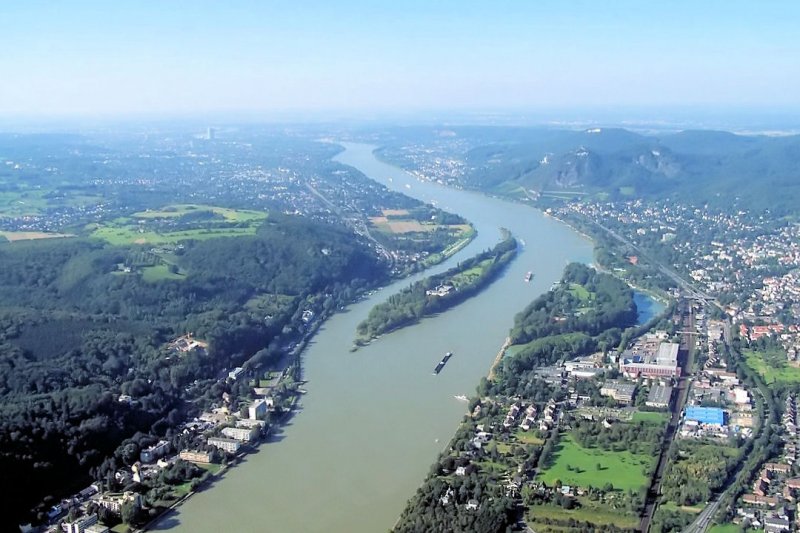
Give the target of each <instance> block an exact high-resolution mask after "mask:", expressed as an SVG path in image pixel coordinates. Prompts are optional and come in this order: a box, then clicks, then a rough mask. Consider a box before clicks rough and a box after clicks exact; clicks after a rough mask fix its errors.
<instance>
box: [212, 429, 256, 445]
mask: <svg viewBox="0 0 800 533" xmlns="http://www.w3.org/2000/svg"><path fill="white" fill-rule="evenodd" d="M221 433H222V434H223V435H224V436H226V437H228V438H230V439H234V440H238V441H240V442H250V441H251V440H253V439H254V438H255V437H256V435H258V428H222V431H221Z"/></svg>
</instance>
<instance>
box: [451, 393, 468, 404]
mask: <svg viewBox="0 0 800 533" xmlns="http://www.w3.org/2000/svg"><path fill="white" fill-rule="evenodd" d="M453 398H455V399H456V400H459V401H462V402H468V401H469V398H467V396H466V395H465V394H459V395H458V396H453Z"/></svg>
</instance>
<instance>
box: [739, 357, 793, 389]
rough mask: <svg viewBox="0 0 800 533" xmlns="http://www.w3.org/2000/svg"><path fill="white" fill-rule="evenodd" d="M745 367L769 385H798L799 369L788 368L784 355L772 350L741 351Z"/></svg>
mask: <svg viewBox="0 0 800 533" xmlns="http://www.w3.org/2000/svg"><path fill="white" fill-rule="evenodd" d="M742 352H743V353H744V358H745V361H746V362H747V366H749V367H750V368H752V369H753V370H755V371H756V372H758V373H759V374H760V375H761V377H763V378H764V381H765V382H767V384H769V383H775V382H782V383H800V368H798V367H794V366H789V364H788V363H787V361H786V353H785V352H784V351H783V350H778V349H773V350H768V351H766V352H762V351H756V350H742Z"/></svg>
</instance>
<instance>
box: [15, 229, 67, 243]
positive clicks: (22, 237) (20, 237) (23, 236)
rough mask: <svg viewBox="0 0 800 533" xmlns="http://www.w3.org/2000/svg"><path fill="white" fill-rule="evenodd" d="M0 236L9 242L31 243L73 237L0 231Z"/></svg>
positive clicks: (58, 234) (60, 234) (38, 232)
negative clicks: (39, 240)
mask: <svg viewBox="0 0 800 533" xmlns="http://www.w3.org/2000/svg"><path fill="white" fill-rule="evenodd" d="M0 235H2V236H3V237H5V238H6V239H8V240H9V241H11V242H14V241H32V240H37V239H63V238H66V237H74V236H75V235H72V234H71V233H45V232H42V231H0Z"/></svg>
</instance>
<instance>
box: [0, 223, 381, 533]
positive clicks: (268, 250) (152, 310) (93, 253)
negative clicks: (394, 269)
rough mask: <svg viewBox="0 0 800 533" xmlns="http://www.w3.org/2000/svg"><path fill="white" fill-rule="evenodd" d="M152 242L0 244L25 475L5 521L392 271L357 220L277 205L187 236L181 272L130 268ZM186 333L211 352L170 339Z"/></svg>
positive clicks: (4, 427) (6, 381) (1, 344)
mask: <svg viewBox="0 0 800 533" xmlns="http://www.w3.org/2000/svg"><path fill="white" fill-rule="evenodd" d="M142 249H143V247H141V246H112V245H109V244H105V243H102V242H100V241H95V240H83V239H69V240H56V241H53V240H50V241H39V242H31V243H14V244H6V245H0V469H2V470H3V472H4V476H5V477H6V478H7V479H9V480H13V483H7V484H4V487H3V490H4V494H2V496H1V497H2V498H3V501H4V502H5V505H4V508H5V509H7V510H8V514H7V515H6V516H5V517H4V519H3V523H9V524H13V523H17V522H19V521H23V520H24V519H25V518H26V512H27V509H29V508H30V507H32V506H33V505H34V504H36V503H37V502H39V501H40V500H41V499H42V498H43V497H45V496H47V495H48V494H51V495H53V496H56V497H58V496H60V495H61V494H63V493H64V491H67V490H74V489H76V488H81V487H82V486H85V485H86V484H87V483H88V482H89V481H90V479H91V478H92V477H93V478H96V479H103V478H104V476H106V475H107V474H109V473H113V468H114V465H115V464H116V463H114V462H113V461H112V462H108V461H106V462H104V458H106V457H108V456H111V455H112V454H113V453H114V450H115V449H116V448H117V446H118V445H119V444H120V443H121V442H122V441H123V439H125V438H129V437H131V436H133V435H134V434H135V433H136V432H137V431H141V432H144V433H150V434H154V435H165V434H166V433H167V431H168V429H169V428H170V427H173V426H175V425H176V423H177V422H179V421H180V420H182V419H183V417H184V416H185V415H186V414H187V413H189V412H192V411H193V410H197V409H199V408H202V407H204V406H208V405H209V404H210V403H212V402H214V401H219V398H220V395H221V394H222V393H223V392H225V390H224V389H223V388H221V387H220V386H219V384H218V383H217V379H216V378H217V377H218V376H219V375H220V373H221V372H224V371H225V370H226V369H230V368H232V367H234V366H237V365H241V364H243V363H245V361H247V360H248V359H250V358H251V357H252V356H253V355H254V354H256V353H257V352H258V354H259V356H258V357H257V358H256V359H258V360H257V361H256V360H253V361H251V363H250V364H258V363H259V362H268V361H269V360H274V359H275V358H277V357H279V356H280V354H281V353H282V347H283V346H285V345H287V344H288V343H290V342H292V341H294V340H296V339H297V338H298V336H299V335H301V334H302V333H303V331H304V330H305V328H307V327H308V326H307V324H306V321H304V320H302V318H301V315H302V314H303V312H304V311H311V312H313V313H314V314H315V316H318V315H323V314H324V313H325V312H329V311H331V310H332V309H335V308H337V307H338V306H339V305H341V304H343V303H345V302H346V301H348V300H350V299H352V298H353V296H354V295H355V294H357V292H358V291H359V290H361V289H363V288H364V287H367V286H373V285H374V284H375V283H376V282H379V281H382V280H384V279H385V276H386V275H387V273H386V266H385V265H384V264H383V263H380V262H378V260H377V259H376V257H375V255H374V254H373V253H372V252H370V251H369V249H368V248H367V246H366V245H365V244H363V243H361V242H360V241H357V240H356V238H355V237H354V236H353V235H352V233H350V232H349V231H348V230H346V229H344V228H340V227H336V226H333V225H330V224H321V223H318V222H313V221H309V220H307V219H304V218H302V217H291V216H282V215H270V218H269V220H268V222H266V223H265V224H264V225H263V226H262V227H261V228H260V229H259V230H258V232H257V234H256V235H254V236H243V237H237V238H227V239H226V238H222V239H209V240H205V241H185V242H184V243H183V244H182V246H180V247H179V248H177V249H176V251H175V258H174V261H175V265H176V267H177V268H179V269H180V271H181V272H182V273H183V275H182V277H180V278H176V279H169V278H165V279H162V280H156V281H152V280H146V279H145V278H144V277H143V276H141V275H139V274H137V273H136V272H132V273H131V272H126V271H124V270H121V269H120V265H124V264H125V262H126V258H128V257H129V256H130V255H131V254H134V255H136V254H140V253H142ZM186 332H193V333H194V334H195V336H196V337H199V338H203V339H205V340H207V341H208V342H209V347H208V350H207V351H200V352H192V353H190V354H188V355H182V356H179V355H177V354H176V353H175V352H174V351H172V350H170V349H169V348H168V347H167V346H166V343H167V342H169V341H170V340H172V339H173V338H174V337H175V336H177V335H180V334H183V333H186ZM120 394H125V395H129V396H131V397H132V399H133V400H134V401H133V402H120V401H118V396H119V395H120ZM187 400H192V401H193V402H194V403H189V402H188V401H187ZM120 460H121V459H120ZM120 464H122V463H120ZM90 474H91V475H90ZM34 518H35V517H34Z"/></svg>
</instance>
